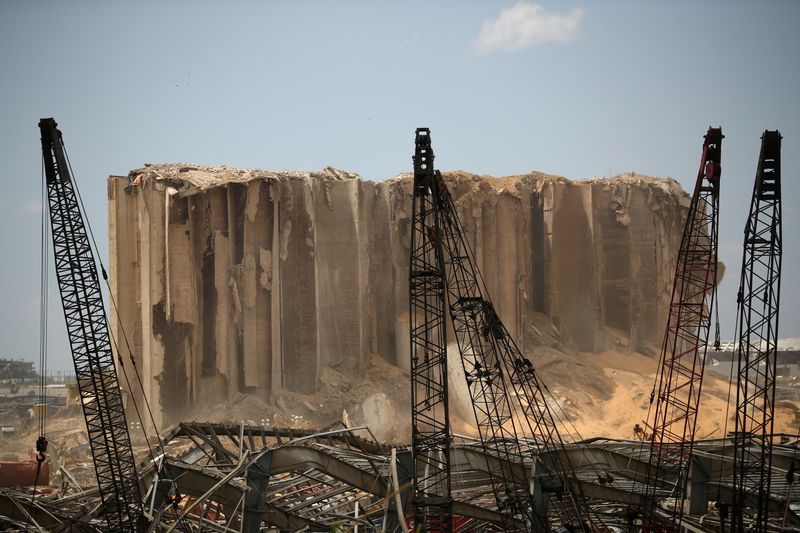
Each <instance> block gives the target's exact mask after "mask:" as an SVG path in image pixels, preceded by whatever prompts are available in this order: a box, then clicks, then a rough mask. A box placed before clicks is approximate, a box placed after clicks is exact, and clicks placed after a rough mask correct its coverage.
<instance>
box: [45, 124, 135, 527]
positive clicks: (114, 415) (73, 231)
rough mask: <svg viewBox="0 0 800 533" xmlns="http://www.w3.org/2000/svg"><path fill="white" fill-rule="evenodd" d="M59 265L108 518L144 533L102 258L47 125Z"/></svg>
mask: <svg viewBox="0 0 800 533" xmlns="http://www.w3.org/2000/svg"><path fill="white" fill-rule="evenodd" d="M39 129H40V130H41V135H42V157H43V160H44V171H45V180H46V184H47V198H48V208H49V213H50V224H51V229H52V235H53V250H54V254H53V257H54V259H55V271H56V278H57V280H58V288H59V290H60V292H61V302H62V305H63V309H64V319H65V320H66V324H67V334H68V337H69V343H70V348H71V350H72V359H73V362H74V364H75V376H76V378H77V382H78V390H79V391H80V397H81V405H82V406H83V414H84V417H85V419H86V429H87V430H88V433H89V445H90V448H91V450H92V456H93V458H94V467H95V472H96V474H97V484H98V487H99V489H100V494H101V496H102V501H103V504H102V505H103V515H104V517H105V519H106V522H107V524H108V528H109V530H110V531H136V530H137V522H138V520H139V519H140V518H141V516H142V503H141V496H140V490H139V479H138V476H137V474H136V466H135V464H134V459H133V449H132V447H131V441H130V435H129V433H128V424H127V421H126V418H125V409H124V406H123V401H122V391H121V390H120V387H119V382H118V381H117V371H116V368H115V366H114V358H113V354H112V350H111V342H110V337H109V331H108V322H107V320H106V315H105V310H104V306H103V297H102V294H101V292H100V280H99V279H98V275H97V267H96V264H95V258H94V255H93V253H92V249H91V246H90V242H89V236H88V234H87V231H86V227H85V225H84V221H83V216H82V214H81V206H80V203H79V197H78V195H77V194H76V189H75V185H74V183H73V180H72V176H71V175H70V169H69V164H68V162H67V159H66V155H65V153H64V144H63V141H62V139H61V132H60V131H59V130H58V128H57V124H56V121H55V120H53V119H52V118H44V119H42V120H41V121H39Z"/></svg>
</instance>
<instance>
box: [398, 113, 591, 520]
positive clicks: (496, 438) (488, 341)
mask: <svg viewBox="0 0 800 533" xmlns="http://www.w3.org/2000/svg"><path fill="white" fill-rule="evenodd" d="M416 146H417V156H415V182H414V201H415V211H414V230H413V233H412V243H413V244H412V250H417V249H418V248H419V246H420V245H419V243H420V242H428V243H430V246H431V247H438V249H437V250H436V254H433V253H431V254H430V258H431V259H430V262H429V263H426V268H427V269H428V271H430V272H432V273H433V272H435V274H436V278H435V279H436V284H437V285H436V291H438V290H439V284H440V283H444V288H445V289H446V291H445V292H446V294H440V293H439V292H435V295H436V297H437V299H436V300H435V305H434V303H433V302H431V303H430V305H429V306H428V309H429V310H434V309H435V314H433V315H432V317H428V315H424V316H425V320H424V321H423V323H425V322H426V323H427V324H428V325H427V327H426V328H422V329H420V327H419V326H413V325H412V349H414V345H413V343H414V338H415V337H414V331H415V330H419V331H426V332H432V331H436V332H441V333H444V324H443V323H442V321H441V320H439V316H440V315H439V313H440V312H441V313H443V309H442V308H441V307H439V306H443V305H444V304H445V303H446V304H447V306H448V310H449V313H450V318H451V321H452V325H453V330H454V332H455V339H456V341H457V344H458V350H459V354H460V360H461V364H462V368H463V370H464V375H465V378H466V381H467V388H468V390H469V394H470V398H471V400H472V406H473V411H474V414H475V418H476V422H477V426H478V432H479V436H480V441H481V446H482V447H483V450H484V453H485V454H486V456H487V457H494V458H496V460H493V461H491V462H490V464H488V465H487V471H488V473H489V481H490V485H491V488H492V492H493V494H494V497H495V500H496V502H497V507H498V511H499V513H500V516H501V519H502V521H503V527H504V530H506V531H529V530H533V531H537V532H545V531H549V530H550V524H549V521H548V516H547V515H548V509H547V502H546V500H545V498H546V497H545V496H543V492H544V491H543V490H542V486H541V484H540V483H539V481H538V480H539V479H546V480H547V484H548V489H549V491H551V492H553V493H558V496H557V500H560V501H561V503H558V504H557V505H556V511H557V512H558V515H559V518H560V519H561V521H562V522H563V523H564V524H570V525H571V527H573V528H575V529H581V528H583V527H584V525H585V524H587V523H588V522H590V521H591V520H590V519H589V512H588V506H587V505H586V502H585V500H584V499H583V497H582V495H581V494H580V491H579V490H578V491H576V490H574V489H573V486H572V484H571V483H570V481H569V480H568V477H569V473H570V472H572V467H571V465H569V461H567V460H566V454H564V453H558V452H563V442H562V440H561V437H560V435H559V433H558V429H557V427H556V424H555V419H554V417H553V415H552V413H551V412H550V410H549V407H548V405H547V402H546V401H545V398H544V393H543V390H542V387H541V384H540V381H539V379H538V377H537V376H536V373H535V370H534V368H533V365H532V364H531V363H530V361H528V360H527V359H526V358H525V357H524V356H522V354H521V352H520V351H519V349H518V348H517V346H516V344H515V343H514V341H513V339H512V338H511V336H510V335H509V334H508V331H507V330H506V329H505V326H504V325H503V323H502V321H501V320H500V318H499V317H498V316H497V313H496V312H495V311H494V307H493V305H492V303H491V301H490V300H489V299H488V295H487V292H486V287H485V286H484V284H483V281H482V278H481V276H480V273H479V271H478V269H477V266H476V264H475V259H474V257H473V255H472V251H471V249H470V247H469V244H468V243H467V241H466V239H465V237H464V232H463V229H462V226H461V223H460V221H459V220H458V215H457V213H456V210H455V206H454V204H453V200H452V197H451V195H450V192H449V191H448V188H447V186H446V184H445V183H444V181H443V180H442V176H441V174H440V173H439V172H438V171H435V170H434V169H433V152H432V150H430V131H429V130H428V129H427V128H418V129H417V132H416ZM420 153H423V154H429V155H430V157H429V159H426V160H424V161H423V160H422V159H420V157H419V154H420ZM423 162H424V163H425V165H424V166H423V165H421V163H423ZM423 175H424V179H425V181H424V182H423V181H421V179H420V177H421V176H423ZM417 204H419V206H420V208H422V207H423V206H424V207H425V208H426V209H427V210H428V211H429V212H430V214H429V218H428V219H427V222H423V220H422V219H419V218H418V217H419V214H418V213H420V212H421V209H420V210H417ZM414 239H416V240H414ZM425 239H427V240H425ZM412 257H413V253H412ZM412 265H413V263H412ZM431 265H433V266H431ZM421 272H422V269H421V268H419V267H418V268H416V269H414V268H413V266H412V304H413V302H414V301H415V300H414V291H413V276H414V275H415V273H417V275H418V274H419V273H421ZM442 276H443V277H444V280H442V279H441V278H442ZM431 294H433V291H431ZM445 295H446V301H445V300H444V296H445ZM439 298H441V300H440V299H439ZM413 308H414V307H413V305H412V310H413ZM421 309H422V308H421V307H418V312H419V311H420V310H421ZM434 317H435V319H436V322H434V321H433V318H434ZM412 321H413V318H412ZM421 325H422V324H420V326H421ZM437 346H438V345H437ZM412 363H413V361H412ZM445 371H446V367H445ZM436 385H437V388H436V389H435V390H443V391H444V394H445V397H446V392H447V383H446V377H444V379H443V380H442V382H440V383H436ZM512 388H513V394H514V395H516V397H517V398H518V399H519V405H517V404H515V403H514V402H513V401H512V393H511V389H512ZM418 404H419V402H418V401H415V402H414V405H415V406H417V405H418ZM516 407H520V408H521V409H520V411H521V412H522V413H523V415H524V416H520V415H519V413H518V412H516V410H515V408H516ZM415 414H416V412H415ZM523 421H524V422H523ZM520 424H527V427H528V429H529V430H530V433H531V435H532V436H533V440H534V442H535V446H536V447H537V448H538V450H537V451H538V452H539V454H538V456H539V457H542V456H548V457H552V458H553V460H552V461H551V462H550V463H549V464H537V465H536V466H535V467H534V470H535V474H534V475H533V476H529V475H528V474H527V472H526V471H525V468H521V466H523V465H524V464H525V460H526V459H528V458H530V457H531V456H532V455H533V452H534V450H532V449H531V448H529V446H528V444H527V441H524V440H520V439H519V438H518V437H519V433H518V430H517V427H518V425H520ZM520 427H522V426H520ZM543 452H556V453H549V454H548V453H543ZM419 466H420V465H419V464H418V468H419ZM572 476H573V477H574V472H572ZM531 481H532V483H531ZM531 488H533V490H531ZM418 490H419V489H418ZM564 495H566V497H564Z"/></svg>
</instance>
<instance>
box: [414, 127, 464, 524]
mask: <svg viewBox="0 0 800 533" xmlns="http://www.w3.org/2000/svg"><path fill="white" fill-rule="evenodd" d="M433 158H434V155H433V149H432V148H431V138H430V132H429V131H428V130H427V129H418V130H417V133H416V148H415V153H414V191H413V208H412V221H413V224H412V230H411V263H410V268H409V287H410V294H409V303H410V313H409V322H410V328H411V420H412V422H411V439H412V453H413V458H414V480H413V487H414V494H413V504H414V524H415V528H419V527H422V528H423V530H424V531H443V532H446V531H450V530H451V528H452V522H453V498H452V493H451V482H450V470H451V469H450V441H451V435H450V415H449V409H448V392H447V338H446V329H447V328H446V323H445V287H444V282H445V275H444V260H443V258H442V241H441V239H440V238H439V236H438V235H437V231H438V228H439V226H440V224H439V211H438V209H437V208H436V206H437V204H438V203H439V191H438V190H437V187H436V186H435V184H434V172H433Z"/></svg>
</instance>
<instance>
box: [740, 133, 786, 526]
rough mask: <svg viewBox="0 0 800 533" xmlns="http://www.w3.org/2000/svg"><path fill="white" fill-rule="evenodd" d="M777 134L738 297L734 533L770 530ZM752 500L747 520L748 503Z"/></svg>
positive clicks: (761, 175) (765, 152)
mask: <svg viewBox="0 0 800 533" xmlns="http://www.w3.org/2000/svg"><path fill="white" fill-rule="evenodd" d="M781 241H782V234H781V134H780V133H779V132H778V131H765V132H764V135H763V136H762V137H761V154H760V156H759V161H758V170H757V171H756V179H755V185H754V187H753V198H752V200H751V203H750V214H749V217H748V219H747V224H746V225H745V229H744V254H743V256H742V275H741V281H740V285H739V295H738V303H739V309H738V324H737V329H738V330H739V339H738V343H737V351H738V361H739V364H738V369H739V371H738V375H737V376H738V377H737V381H736V433H735V439H734V451H735V453H734V469H733V484H734V489H735V490H734V495H735V498H736V499H735V501H734V502H733V515H732V519H733V528H732V530H733V531H734V532H743V531H745V530H746V529H749V528H752V530H753V531H767V518H768V516H767V514H768V513H767V510H768V503H769V495H770V471H771V470H772V431H773V421H774V415H775V371H776V366H777V353H778V306H779V301H780V284H781V279H780V277H781ZM748 498H754V499H755V501H756V502H757V506H756V508H755V509H753V511H754V512H753V513H752V514H753V516H752V520H748V519H747V518H746V515H745V511H744V508H745V502H747V500H748Z"/></svg>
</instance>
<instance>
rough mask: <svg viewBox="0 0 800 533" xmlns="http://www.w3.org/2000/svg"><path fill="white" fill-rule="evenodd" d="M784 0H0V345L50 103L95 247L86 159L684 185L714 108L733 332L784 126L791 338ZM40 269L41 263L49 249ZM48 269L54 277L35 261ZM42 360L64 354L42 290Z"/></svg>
mask: <svg viewBox="0 0 800 533" xmlns="http://www.w3.org/2000/svg"><path fill="white" fill-rule="evenodd" d="M799 24H800V2H796V1H789V0H787V1H783V2H779V1H772V2H770V1H766V2H755V1H724V2H688V1H686V2H680V1H672V2H660V3H656V2H646V1H633V0H631V1H629V2H610V1H602V2H583V1H576V2H574V3H573V2H571V1H567V2H555V1H548V2H541V3H529V2H517V3H514V2H507V1H506V2H501V1H480V2H478V1H474V2H465V1H459V2H454V1H452V2H447V1H440V2H412V1H402V2H394V3H389V2H379V1H373V2H367V1H363V2H345V1H337V2H330V1H328V2H322V1H320V2H267V1H261V2H199V1H191V2H188V1H171V2H129V3H124V4H123V3H122V2H77V1H74V2H51V1H37V2H30V1H11V0H5V1H3V2H2V3H0V91H1V93H0V94H2V99H0V179H2V184H3V189H2V190H0V239H1V240H0V242H1V243H2V250H3V251H4V253H3V261H2V262H0V283H1V284H2V285H1V286H2V298H0V356H14V357H18V358H25V359H29V360H36V359H37V358H38V343H39V335H38V328H39V318H38V316H39V311H38V307H39V303H38V300H39V265H40V258H39V243H40V220H41V204H40V194H41V193H40V191H41V155H40V146H39V131H38V128H37V122H38V120H39V118H41V117H49V116H53V117H55V118H56V120H57V121H58V123H59V125H60V127H61V129H62V131H63V133H64V139H65V142H66V145H67V149H68V152H69V155H70V158H71V161H72V166H73V169H74V170H75V174H76V176H77V180H78V183H79V186H80V189H81V191H82V193H83V196H84V201H85V202H86V203H87V208H88V210H89V213H88V215H89V217H90V219H91V224H92V226H93V227H94V229H95V231H96V233H97V237H98V239H99V241H100V243H101V244H100V246H101V248H102V254H103V256H104V258H105V256H106V254H107V245H106V241H107V232H106V228H107V214H106V178H107V176H108V175H109V174H127V172H128V171H129V170H130V169H132V168H136V167H139V166H141V165H142V164H143V163H145V162H175V161H186V162H195V163H206V164H225V165H231V166H239V167H260V168H266V169H302V170H315V169H320V168H322V167H325V166H327V165H332V166H335V167H339V168H343V169H347V170H351V171H356V172H358V173H360V174H361V175H362V176H363V177H364V178H367V179H373V180H379V179H384V178H387V177H390V176H392V175H395V174H397V173H399V172H402V171H410V170H411V155H412V152H413V141H414V128H416V127H417V126H429V127H430V128H431V130H432V138H433V144H434V150H435V152H436V154H437V166H438V167H439V168H441V169H443V170H448V169H465V170H469V171H472V172H477V173H486V174H492V175H505V174H516V173H525V172H528V171H531V170H541V171H544V172H550V173H554V174H560V175H563V176H567V177H569V178H585V177H590V176H610V175H615V174H618V173H621V172H626V171H636V172H640V173H645V174H650V175H654V176H664V177H666V176H671V177H674V178H676V179H677V180H679V181H680V182H681V184H683V186H684V188H691V187H692V185H693V182H694V179H695V176H696V174H697V168H698V165H699V159H700V149H701V145H702V138H703V134H704V133H705V131H706V129H707V128H708V126H709V125H713V126H718V125H719V126H722V128H723V132H724V134H725V136H726V138H725V140H724V142H723V148H722V167H723V174H722V193H721V231H720V240H721V243H720V257H721V259H722V260H723V261H724V262H725V263H726V264H727V266H728V274H727V276H726V278H725V280H724V282H723V284H722V286H721V291H720V304H721V305H720V317H721V320H722V322H723V337H731V336H732V335H733V321H734V315H735V305H736V304H735V293H736V289H737V286H738V272H739V269H740V265H741V240H742V230H743V227H744V223H745V218H746V216H747V211H748V207H749V202H750V195H751V191H752V187H753V178H754V175H755V169H756V163H757V158H758V152H759V147H760V137H761V133H762V132H763V131H764V130H765V129H779V130H780V131H781V133H782V134H783V136H784V139H783V152H782V156H783V186H784V187H783V199H784V218H783V222H784V234H785V238H784V259H783V264H784V269H783V290H782V294H783V299H782V302H781V311H782V319H781V324H780V332H781V336H782V337H786V336H792V337H800V304H799V303H798V299H797V298H795V295H796V294H797V293H798V292H800V281H798V276H797V274H798V263H799V262H800V251H798V244H800V239H798V237H797V234H795V233H794V229H795V228H796V227H797V226H798V222H800V216H798V208H797V198H798V196H799V194H798V193H800V187H798V180H797V178H798V163H800V161H799V160H798V159H799V158H800V106H798V97H800V59H798V54H799V53H800V31H798V25H799ZM50 268H52V267H50ZM51 279H52V281H51V287H55V280H54V278H51ZM51 292H52V295H51V302H50V307H51V312H50V314H49V315H50V317H51V319H50V324H51V326H50V330H51V334H50V353H51V357H50V359H51V363H50V365H51V368H58V369H65V368H70V367H71V362H70V359H69V355H68V348H67V340H66V333H65V331H64V325H63V317H62V315H61V309H60V307H59V305H60V304H59V300H58V298H57V296H56V295H55V291H51Z"/></svg>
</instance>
